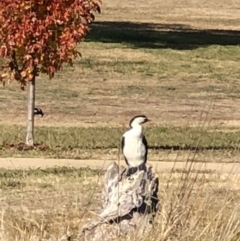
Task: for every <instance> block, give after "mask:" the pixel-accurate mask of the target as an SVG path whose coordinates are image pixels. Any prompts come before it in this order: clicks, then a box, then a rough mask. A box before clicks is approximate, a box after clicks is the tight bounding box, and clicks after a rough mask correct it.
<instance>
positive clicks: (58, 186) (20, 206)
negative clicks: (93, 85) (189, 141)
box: [0, 167, 240, 241]
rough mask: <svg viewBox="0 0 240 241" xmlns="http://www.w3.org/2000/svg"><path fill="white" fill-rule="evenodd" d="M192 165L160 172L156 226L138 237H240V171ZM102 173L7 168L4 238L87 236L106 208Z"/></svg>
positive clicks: (1, 176) (0, 232)
mask: <svg viewBox="0 0 240 241" xmlns="http://www.w3.org/2000/svg"><path fill="white" fill-rule="evenodd" d="M189 170H191V168H190V169H189V167H188V168H186V169H181V170H179V169H177V170H175V171H172V172H171V173H159V178H160V184H161V188H160V192H159V197H160V200H161V211H160V210H159V214H158V215H157V218H156V222H155V225H154V230H153V231H151V232H150V233H148V234H147V236H146V235H143V236H141V237H138V236H137V235H135V236H134V237H132V238H131V239H132V240H141V241H151V240H160V241H164V240H173V241H175V240H180V241H184V240H192V241H197V240H201V241H209V240H229V241H237V240H239V239H240V236H239V228H240V223H239V201H240V196H239V185H238V183H239V181H240V180H239V175H224V174H218V173H214V172H209V171H206V170H204V168H200V171H198V172H189ZM102 177H103V176H102V172H101V171H96V170H95V171H94V170H90V169H74V168H49V169H46V170H40V169H37V170H29V171H26V170H25V171H19V170H18V171H14V170H11V171H10V170H5V169H1V170H0V190H1V200H0V210H1V211H0V215H1V220H0V224H1V229H0V240H6V241H11V240H18V241H20V240H21V241H30V240H31V241H33V240H34V241H40V240H48V239H49V238H51V237H55V238H56V237H61V236H63V235H65V234H69V235H71V238H72V239H71V240H82V239H77V236H78V233H79V231H80V230H81V227H82V226H83V225H84V224H85V223H86V222H88V221H89V220H91V219H94V218H96V215H97V214H98V213H99V212H100V209H101V188H102V180H103V179H102ZM129 238H130V237H129ZM117 240H120V239H117ZM123 240H126V239H123Z"/></svg>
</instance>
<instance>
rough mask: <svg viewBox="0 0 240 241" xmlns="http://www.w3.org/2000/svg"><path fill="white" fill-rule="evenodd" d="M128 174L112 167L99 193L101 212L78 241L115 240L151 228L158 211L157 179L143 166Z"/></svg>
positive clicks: (116, 166) (122, 168)
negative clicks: (100, 194)
mask: <svg viewBox="0 0 240 241" xmlns="http://www.w3.org/2000/svg"><path fill="white" fill-rule="evenodd" d="M127 173H129V170H126V168H125V167H123V166H120V167H119V166H118V165H117V164H116V163H115V162H114V163H113V164H111V165H110V166H109V167H108V169H107V171H106V174H105V182H104V187H103V191H102V205H103V210H102V212H101V213H100V215H99V217H98V219H97V220H95V221H91V222H89V223H87V224H86V225H85V226H84V227H83V229H82V231H81V233H80V235H79V236H78V240H85V241H107V240H113V238H114V237H116V236H118V237H119V236H125V235H130V234H131V233H132V232H135V233H136V232H137V233H138V234H139V235H140V234H142V233H143V232H144V231H145V230H146V229H148V228H149V227H150V226H151V225H150V224H151V222H152V220H153V218H154V216H155V214H156V211H157V208H158V203H159V200H158V196H157V193H158V185H159V181H158V178H157V177H155V175H154V173H153V172H152V166H150V165H147V166H144V168H143V170H137V171H136V172H134V173H133V174H131V175H130V176H128V175H126V174H127Z"/></svg>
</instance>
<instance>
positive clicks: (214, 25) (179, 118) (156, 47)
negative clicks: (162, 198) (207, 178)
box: [0, 0, 240, 160]
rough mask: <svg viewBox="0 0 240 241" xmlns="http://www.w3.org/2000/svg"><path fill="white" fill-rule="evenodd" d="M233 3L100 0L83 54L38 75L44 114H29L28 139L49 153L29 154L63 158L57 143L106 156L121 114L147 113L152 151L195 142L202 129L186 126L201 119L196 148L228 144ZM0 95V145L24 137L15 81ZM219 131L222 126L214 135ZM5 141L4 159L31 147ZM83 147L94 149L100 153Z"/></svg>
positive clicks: (233, 82)
mask: <svg viewBox="0 0 240 241" xmlns="http://www.w3.org/2000/svg"><path fill="white" fill-rule="evenodd" d="M200 5H201V8H199V6H200ZM156 6H157V8H156ZM236 6H237V2H234V1H232V2H231V4H229V2H227V1H225V0H221V1H220V2H218V4H216V2H215V1H214V0H211V1H203V0H201V1H185V2H184V3H175V1H173V0H171V1H168V3H165V2H163V1H160V2H159V1H154V0H151V1H150V2H148V3H146V2H144V1H140V2H139V4H138V6H137V7H136V4H135V2H134V1H125V2H122V1H121V2H120V1H114V3H112V2H110V1H108V0H107V1H104V3H103V7H102V14H100V15H98V16H96V20H97V21H96V23H95V24H93V25H92V29H91V31H90V33H89V35H88V36H87V37H86V40H85V42H83V43H82V44H81V45H79V50H80V51H81V52H82V55H83V57H82V58H81V59H77V60H76V61H75V66H74V67H72V68H70V67H67V66H66V68H65V69H64V70H63V71H62V72H59V73H58V74H57V75H56V78H54V79H53V80H51V81H50V80H48V79H47V77H46V76H40V77H39V78H38V81H37V97H36V106H37V107H40V108H42V109H43V111H44V112H45V116H44V117H43V118H36V127H37V129H36V135H35V137H36V142H37V143H39V142H42V141H44V142H45V143H44V144H46V145H48V146H49V147H50V150H49V151H48V152H46V151H45V152H37V151H35V155H38V156H39V155H40V156H46V157H48V156H49V155H50V156H52V157H58V156H61V157H64V156H66V157H69V153H68V151H66V150H69V149H71V148H73V149H74V151H73V153H72V156H73V157H75V158H77V157H80V158H84V157H86V156H88V157H96V156H100V157H102V158H107V157H108V153H109V151H108V150H107V149H109V148H110V149H111V151H113V149H112V148H116V147H117V145H118V141H119V139H120V137H121V135H122V132H123V131H124V130H125V129H126V128H127V126H128V122H129V120H130V118H131V117H132V116H133V115H135V114H139V113H144V114H146V115H147V116H148V117H149V118H151V119H152V123H151V124H150V125H148V126H146V129H148V127H149V130H146V131H147V133H148V136H147V137H148V139H149V141H150V144H151V146H153V147H155V149H156V148H158V149H159V148H160V147H165V146H168V149H174V148H175V146H177V147H180V146H181V147H183V146H189V145H190V146H194V145H196V142H195V143H193V142H194V141H195V140H199V139H201V138H199V135H200V132H201V131H200V130H197V132H198V133H196V130H195V129H193V130H192V131H191V130H190V131H189V128H190V127H194V128H198V126H202V125H203V124H204V125H205V127H204V129H205V130H204V131H203V134H202V135H203V137H202V139H201V140H200V145H201V146H204V147H207V149H211V148H212V149H219V147H223V149H227V147H230V149H233V148H234V149H237V147H238V139H239V138H238V131H237V129H238V126H239V123H240V122H239V120H240V112H239V104H240V98H239V97H240V95H239V92H240V84H239V76H240V70H239V67H238V66H239V59H240V57H239V56H240V48H239V42H240V40H239V39H240V38H239V37H240V32H239V31H238V30H239V28H240V27H238V21H239V18H238V16H239V10H238V8H237V7H236ZM186 13H187V14H186ZM0 99H1V102H0V124H1V127H0V128H1V129H4V134H2V136H1V142H0V145H1V144H2V141H5V142H6V143H8V144H16V140H17V142H24V140H25V138H24V134H23V132H24V126H25V123H26V101H27V93H26V92H22V91H20V90H19V89H18V86H17V84H16V83H14V84H12V85H8V86H6V87H5V88H0ZM13 124H14V125H17V126H18V127H15V126H14V127H13V126H12V125H13ZM208 126H210V127H211V130H209V132H207V131H206V129H207V127H208ZM56 127H59V129H57V128H56ZM63 127H64V128H63ZM74 127H75V129H74ZM88 127H91V128H89V129H88V131H86V129H83V128H88ZM176 127H180V130H179V129H177V128H176ZM65 128H67V129H65ZM95 128H97V130H98V131H97V134H94V135H93V131H94V130H96V129H95ZM112 128H116V129H112ZM16 129H18V130H19V131H16ZM120 130H121V131H120ZM155 130H156V132H155ZM162 130H163V133H162V132H161V131H162ZM185 130H186V131H185ZM219 130H220V131H222V132H227V133H228V132H229V133H228V134H225V133H220V134H219V133H216V134H215V132H216V131H219ZM212 132H214V133H212ZM156 133H157V134H156ZM189 133H190V134H189ZM190 135H192V136H190ZM215 136H217V137H216V138H215ZM219 136H220V137H219ZM16 137H17V138H16ZM173 137H176V138H173ZM218 137H219V138H220V139H219V140H218ZM15 138H16V139H15ZM101 138H103V141H102V140H101ZM213 139H214V141H212V140H213ZM60 140H61V141H60ZM13 142H14V143H13ZM99 142H101V143H99ZM204 142H205V143H204ZM8 146H9V145H2V148H1V153H2V155H3V156H6V155H8V156H9V155H14V156H15V155H17V156H21V155H24V156H28V155H29V156H32V151H31V152H19V151H16V148H15V149H14V148H7V147H8ZM56 146H58V149H57V151H56ZM82 147H87V149H89V154H86V152H85V151H84V150H86V148H85V149H84V150H83V151H82V149H81V148H82ZM90 147H93V149H94V148H95V147H101V149H105V150H106V152H107V155H103V152H104V151H102V150H101V153H96V152H94V150H93V149H91V148H90ZM17 149H18V148H17ZM59 149H60V151H59ZM76 149H77V150H76ZM162 149H164V148H162ZM62 150H63V151H62ZM56 153H57V154H56ZM78 153H81V154H78ZM113 153H114V154H113V155H114V156H115V153H116V152H114V151H113ZM153 159H156V160H157V159H158V158H157V157H155V156H153Z"/></svg>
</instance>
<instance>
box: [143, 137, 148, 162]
mask: <svg viewBox="0 0 240 241" xmlns="http://www.w3.org/2000/svg"><path fill="white" fill-rule="evenodd" d="M142 141H143V145H144V146H145V148H146V152H145V156H144V163H146V162H147V156H148V143H147V139H146V137H145V136H144V135H143V138H142Z"/></svg>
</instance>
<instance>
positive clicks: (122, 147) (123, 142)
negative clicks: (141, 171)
mask: <svg viewBox="0 0 240 241" xmlns="http://www.w3.org/2000/svg"><path fill="white" fill-rule="evenodd" d="M124 145H125V137H124V136H123V137H122V141H121V149H122V153H123V156H124V159H125V162H126V164H127V165H129V164H128V160H127V158H126V157H125V155H124V152H123V149H124Z"/></svg>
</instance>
